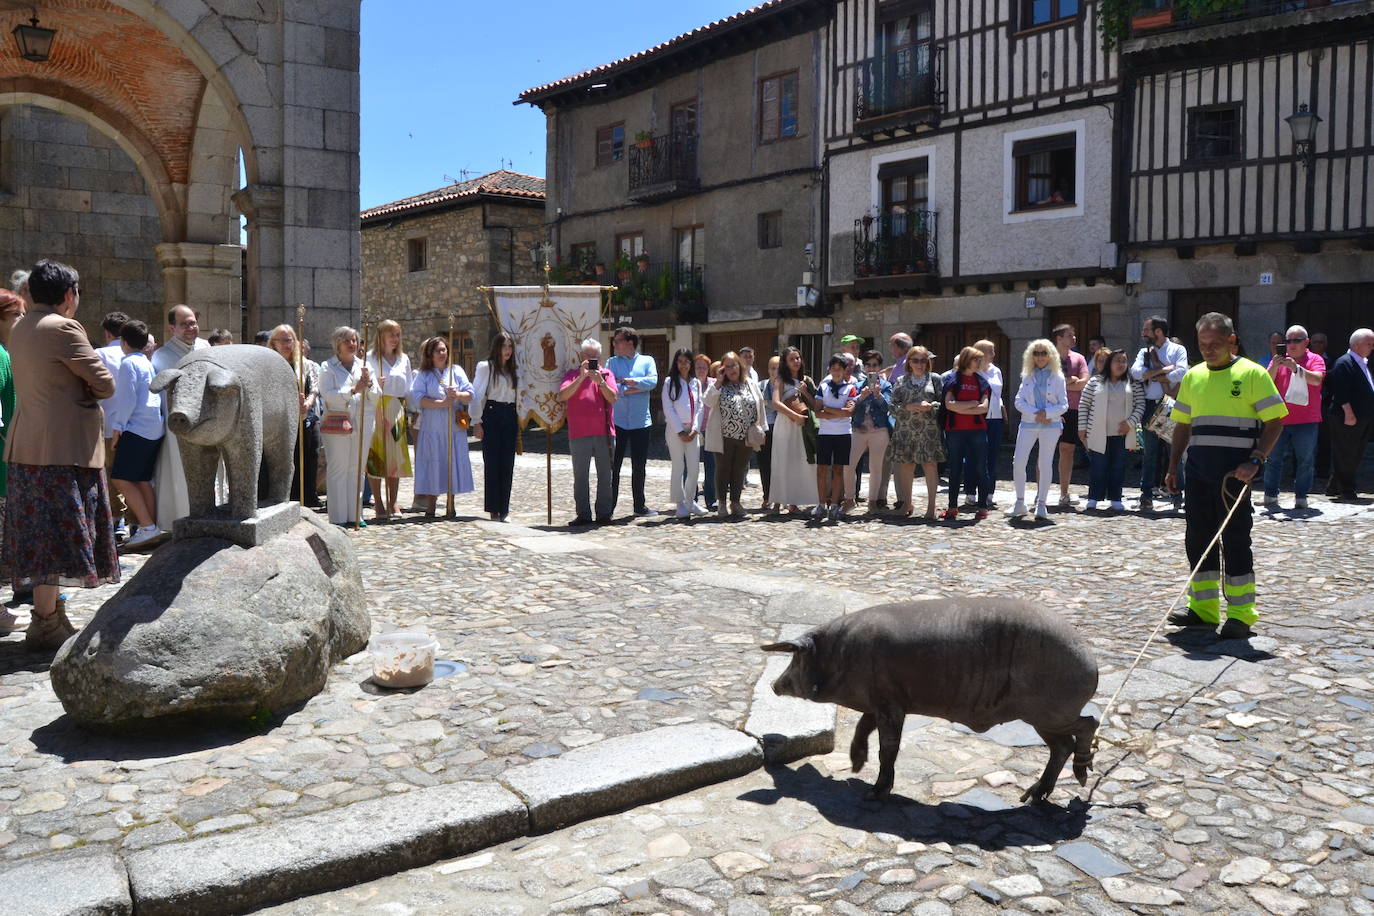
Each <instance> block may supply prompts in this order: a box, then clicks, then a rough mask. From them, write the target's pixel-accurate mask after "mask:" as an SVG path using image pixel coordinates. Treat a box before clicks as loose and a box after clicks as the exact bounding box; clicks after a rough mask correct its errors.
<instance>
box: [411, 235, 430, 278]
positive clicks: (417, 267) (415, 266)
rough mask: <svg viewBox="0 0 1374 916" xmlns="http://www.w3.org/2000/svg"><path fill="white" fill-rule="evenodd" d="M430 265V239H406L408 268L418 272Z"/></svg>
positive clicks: (412, 271)
mask: <svg viewBox="0 0 1374 916" xmlns="http://www.w3.org/2000/svg"><path fill="white" fill-rule="evenodd" d="M428 267H429V239H427V238H421V239H406V269H407V270H408V271H410V273H418V272H419V271H422V270H425V269H426V268H428Z"/></svg>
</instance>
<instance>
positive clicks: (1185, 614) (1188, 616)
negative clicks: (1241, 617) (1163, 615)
mask: <svg viewBox="0 0 1374 916" xmlns="http://www.w3.org/2000/svg"><path fill="white" fill-rule="evenodd" d="M1169 622H1170V623H1171V624H1173V625H1174V626H1176V627H1189V628H1192V627H1206V628H1207V629H1209V630H1215V629H1216V626H1217V625H1216V624H1215V623H1212V622H1211V621H1209V620H1203V619H1202V618H1201V617H1199V616H1198V615H1197V613H1196V612H1195V611H1193V609H1192V608H1189V609H1188V610H1186V611H1179V612H1177V613H1174V614H1170V615H1169Z"/></svg>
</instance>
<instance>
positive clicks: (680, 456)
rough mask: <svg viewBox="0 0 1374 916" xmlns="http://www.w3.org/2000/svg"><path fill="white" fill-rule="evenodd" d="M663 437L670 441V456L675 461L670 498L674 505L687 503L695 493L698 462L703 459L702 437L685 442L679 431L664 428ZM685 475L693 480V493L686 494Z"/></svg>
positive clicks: (669, 491)
mask: <svg viewBox="0 0 1374 916" xmlns="http://www.w3.org/2000/svg"><path fill="white" fill-rule="evenodd" d="M663 439H664V441H665V442H667V443H668V457H669V458H670V459H672V462H673V470H672V473H671V475H670V479H671V484H670V485H669V489H668V494H669V498H670V499H672V501H673V505H674V506H682V505H686V504H687V503H689V502H691V501H692V498H693V496H694V495H695V488H696V480H697V463H698V462H700V461H701V437H700V436H693V437H692V441H691V442H683V441H682V440H681V439H679V438H678V435H677V433H674V432H669V431H668V430H664V432H663ZM684 477H685V478H686V479H687V480H690V481H691V482H692V487H693V493H689V494H686V495H684V491H683V483H682V482H683V479H684Z"/></svg>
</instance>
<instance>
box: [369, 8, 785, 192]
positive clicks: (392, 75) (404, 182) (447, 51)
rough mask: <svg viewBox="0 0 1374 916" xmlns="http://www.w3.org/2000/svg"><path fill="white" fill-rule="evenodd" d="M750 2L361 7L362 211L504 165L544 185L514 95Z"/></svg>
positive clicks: (538, 131)
mask: <svg viewBox="0 0 1374 916" xmlns="http://www.w3.org/2000/svg"><path fill="white" fill-rule="evenodd" d="M755 2H758V0H688V2H669V3H652V2H645V0H593V2H591V3H584V4H582V5H581V6H577V5H575V4H571V3H567V2H553V0H504V2H502V0H497V2H489V0H365V2H364V3H363V5H362V206H363V207H371V206H376V205H377V204H383V203H388V202H390V201H393V200H396V199H398V198H401V197H408V196H409V195H411V194H419V193H421V192H423V191H428V190H431V189H433V188H438V187H442V186H443V185H445V184H448V183H450V182H451V181H460V180H462V179H463V178H464V177H467V178H472V177H476V176H477V175H481V174H484V173H486V172H490V171H494V170H495V169H499V168H502V167H503V166H504V167H506V168H510V169H513V170H515V171H517V172H525V173H527V174H530V175H540V176H542V175H543V174H544V115H543V113H542V112H540V111H539V109H537V108H531V107H530V106H528V105H520V106H514V105H512V104H511V101H512V100H514V99H515V98H516V97H517V96H519V95H520V93H521V92H523V91H524V90H526V89H529V88H531V87H533V86H539V85H542V84H544V83H549V82H552V81H553V80H556V79H559V78H561V77H564V76H570V75H572V74H573V73H577V72H579V71H581V70H586V69H588V68H590V67H595V66H598V65H600V64H604V63H609V62H610V61H612V60H616V59H617V58H621V57H625V56H627V55H629V54H633V53H635V52H636V51H642V50H644V49H645V48H648V47H651V46H653V45H656V44H658V43H659V42H662V41H665V40H666V39H668V38H672V37H673V36H675V35H679V34H681V33H683V32H688V31H691V30H692V29H694V28H697V27H698V26H702V25H705V24H706V23H708V22H711V21H713V20H716V19H721V18H723V17H725V16H730V15H733V14H734V13H737V12H739V11H740V10H743V9H746V8H748V7H750V6H752V5H754V3H755ZM503 160H504V161H503ZM464 171H466V172H467V173H468V174H467V175H464V174H463V172H464Z"/></svg>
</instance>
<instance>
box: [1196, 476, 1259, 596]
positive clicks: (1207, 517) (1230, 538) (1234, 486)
mask: <svg viewBox="0 0 1374 916" xmlns="http://www.w3.org/2000/svg"><path fill="white" fill-rule="evenodd" d="M1198 478H1199V475H1198V474H1189V475H1188V480H1187V482H1186V483H1185V484H1184V485H1183V518H1184V521H1185V522H1186V524H1187V531H1186V533H1185V534H1184V536H1183V546H1184V549H1185V550H1186V551H1187V552H1188V568H1189V569H1192V568H1193V567H1194V566H1196V565H1197V561H1198V560H1200V559H1202V551H1203V550H1205V549H1206V547H1207V545H1208V544H1209V543H1211V540H1212V538H1213V537H1215V536H1216V533H1217V529H1218V528H1220V527H1221V522H1222V520H1223V519H1224V518H1226V513H1227V512H1229V511H1230V508H1229V505H1228V502H1225V501H1223V500H1222V498H1221V487H1222V484H1221V481H1217V480H1200V479H1198ZM1226 489H1227V493H1228V494H1229V495H1228V501H1229V500H1230V498H1232V497H1235V496H1236V495H1237V493H1238V492H1239V491H1240V481H1238V480H1236V479H1235V478H1234V477H1231V478H1227V479H1226ZM1254 516H1255V510H1254V507H1253V506H1252V505H1251V503H1250V495H1249V493H1246V495H1245V498H1244V499H1242V500H1241V505H1240V508H1238V509H1236V514H1235V515H1233V516H1231V524H1229V525H1227V526H1226V531H1225V532H1224V533H1223V534H1222V536H1221V544H1220V545H1219V546H1220V549H1221V551H1222V552H1223V553H1224V554H1225V556H1226V578H1227V579H1228V580H1229V579H1238V578H1240V577H1242V576H1250V575H1253V574H1254V572H1255V555H1254V553H1253V552H1252V550H1251V547H1250V528H1251V527H1252V525H1253V523H1254ZM1209 573H1211V574H1212V576H1210V577H1209V576H1208V574H1209ZM1196 578H1198V579H1207V578H1213V579H1220V578H1221V557H1220V556H1218V554H1217V547H1213V548H1212V550H1211V552H1210V553H1208V554H1207V561H1206V562H1205V563H1203V564H1202V565H1201V566H1199V567H1198V575H1197V577H1196Z"/></svg>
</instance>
